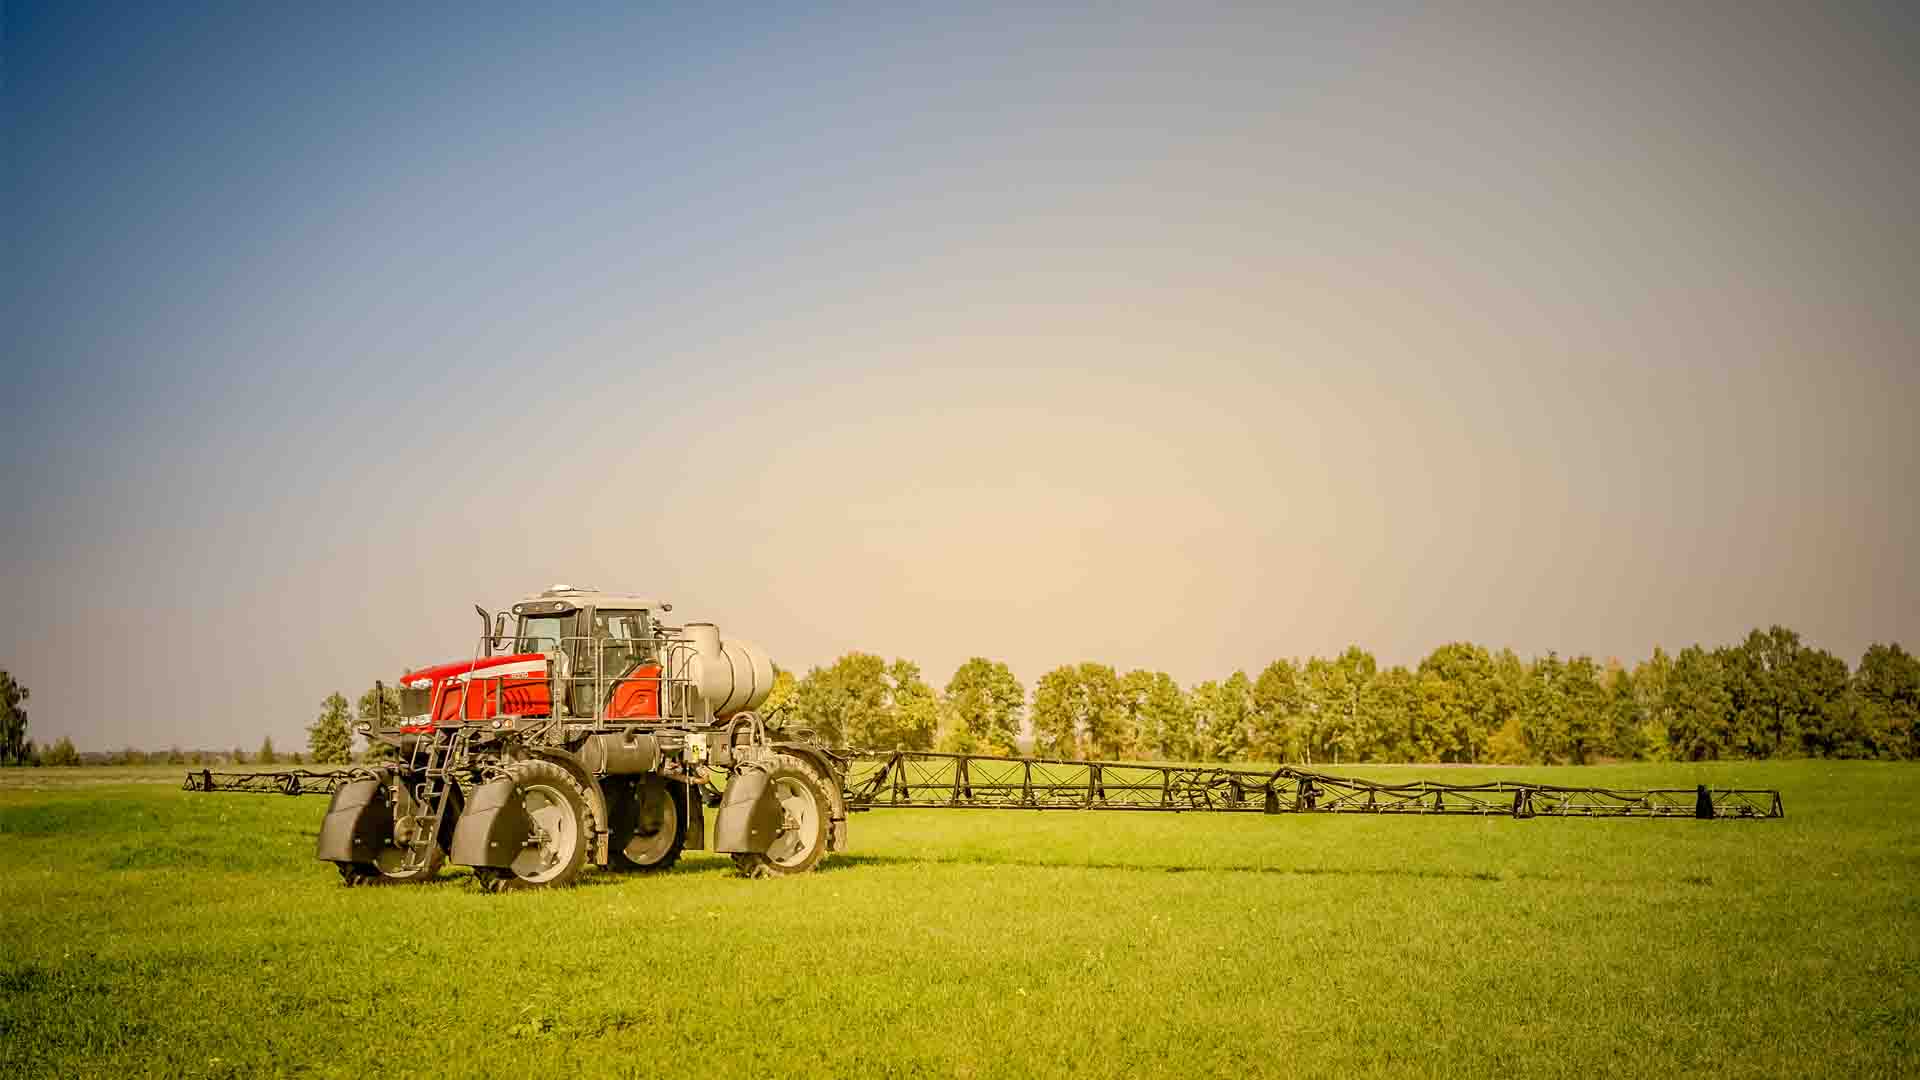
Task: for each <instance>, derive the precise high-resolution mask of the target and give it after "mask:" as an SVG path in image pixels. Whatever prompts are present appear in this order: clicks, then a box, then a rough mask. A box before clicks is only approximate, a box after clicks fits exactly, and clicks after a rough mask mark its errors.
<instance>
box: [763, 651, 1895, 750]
mask: <svg viewBox="0 0 1920 1080" xmlns="http://www.w3.org/2000/svg"><path fill="white" fill-rule="evenodd" d="M766 711H768V712H769V713H773V712H775V711H777V712H778V715H779V719H780V720H781V721H782V722H784V723H785V724H787V725H790V726H794V727H800V728H807V729H811V730H812V731H814V732H815V733H817V734H818V735H820V736H821V737H823V738H825V739H826V740H827V741H829V742H832V743H835V744H839V745H847V746H856V747H862V748H867V749H893V748H900V749H939V750H947V751H955V752H978V753H1001V754H1019V753H1024V752H1032V753H1034V754H1036V755H1040V756H1048V757H1070V758H1071V757H1084V758H1096V759H1105V760H1126V759H1136V760H1160V761H1281V762H1297V763H1328V762H1332V763H1338V762H1442V763H1498V764H1583V763H1586V762H1592V761H1598V760H1654V761H1666V760H1676V761H1706V760H1719V759H1737V758H1770V757H1849V758H1901V759H1911V758H1915V757H1920V660H1916V658H1915V657H1914V656H1913V655H1912V654H1910V653H1908V652H1907V651H1906V650H1905V649H1904V648H1902V647H1901V646H1900V645H1898V644H1890V645H1881V644H1875V645H1873V646H1871V647H1870V648H1868V649H1867V651H1866V653H1865V654H1864V655H1863V656H1862V657H1861V659H1860V662H1859V663H1858V664H1857V665H1856V666H1855V667H1853V668H1852V669H1849V668H1848V666H1847V664H1846V663H1845V661H1843V660H1841V659H1840V658H1839V657H1836V656H1834V655H1833V654H1832V653H1829V652H1827V651H1826V650H1824V649H1819V648H1816V647H1813V646H1810V645H1807V644H1806V643H1804V642H1802V641H1801V639H1800V635H1799V634H1798V633H1796V632H1795V631H1793V630H1790V629H1788V628H1786V627H1781V626H1775V627H1772V628H1770V629H1767V630H1754V631H1753V632H1752V633H1751V634H1749V635H1748V636H1747V638H1746V640H1744V641H1742V642H1740V643H1739V644H1735V645H1723V646H1720V647H1718V648H1713V649H1708V648H1706V647H1704V646H1700V645H1690V646H1688V647H1687V648H1685V649H1682V650H1680V652H1679V653H1677V654H1669V653H1667V652H1666V651H1665V650H1663V649H1655V650H1654V651H1653V655H1652V656H1650V657H1648V658H1647V659H1645V660H1642V661H1640V662H1638V663H1636V664H1634V665H1633V666H1632V667H1630V668H1629V667H1627V666H1625V665H1623V664H1621V663H1620V662H1618V661H1611V660H1610V661H1607V662H1605V663H1601V662H1598V661H1596V660H1594V659H1593V658H1592V657H1590V656H1573V657H1562V656H1560V655H1559V654H1557V653H1554V652H1548V653H1547V654H1546V655H1545V656H1540V657H1534V658H1531V659H1527V660H1522V659H1521V658H1520V657H1519V656H1518V655H1516V654H1515V653H1514V652H1513V650H1511V649H1502V650H1500V651H1498V652H1495V651H1492V650H1489V649H1487V648H1485V647H1483V646H1480V645H1475V644H1471V643H1466V642H1456V643H1452V644H1447V645H1442V646H1440V647H1439V648H1437V649H1435V650H1433V651H1432V652H1431V653H1429V654H1428V655H1427V656H1426V657H1425V658H1424V659H1422V660H1421V661H1420V662H1419V664H1417V665H1416V666H1414V667H1412V668H1408V667H1405V666H1401V665H1394V666H1392V667H1386V668H1382V667H1381V666H1380V665H1379V663H1378V662H1377V661H1376V660H1375V658H1374V656H1373V655H1372V654H1371V653H1369V652H1367V651H1366V650H1364V649H1361V648H1359V647H1357V646H1355V647H1352V648H1349V649H1347V650H1346V651H1345V652H1342V653H1341V654H1340V655H1338V656H1336V657H1332V658H1326V657H1310V658H1307V659H1304V660H1296V659H1281V660H1275V661H1274V662H1273V663H1271V664H1268V665H1267V666H1266V667H1265V668H1264V669H1262V670H1261V671H1260V672H1259V673H1258V674H1257V675H1254V676H1251V677H1250V676H1248V674H1247V673H1246V672H1245V671H1235V672H1233V673H1232V674H1231V675H1228V676H1227V677H1225V678H1223V679H1210V680H1207V681H1204V682H1201V683H1199V684H1197V685H1194V686H1191V687H1182V686H1180V685H1179V684H1178V683H1177V682H1175V681H1174V679H1173V678H1172V677H1171V676H1169V675H1168V674H1166V673H1165V672H1159V671H1147V670H1136V671H1129V672H1125V673H1121V672H1118V671H1116V670H1115V669H1114V668H1112V667H1110V666H1108V665H1106V664H1100V663H1092V662H1088V663H1080V664H1069V665H1063V666H1061V667H1057V668H1054V669H1053V670H1052V671H1049V672H1047V673H1046V674H1045V675H1042V676H1041V677H1040V680H1039V681H1038V682H1037V683H1036V684H1035V685H1034V687H1033V690H1032V693H1031V694H1028V692H1027V690H1026V688H1025V687H1023V686H1022V685H1021V683H1020V681H1019V680H1018V679H1017V678H1015V677H1014V675H1013V673H1012V672H1011V671H1010V670H1009V669H1008V667H1007V666H1006V665H1005V664H1004V663H1000V662H998V661H994V660H989V659H986V658H982V657H975V658H973V659H970V660H968V661H967V662H966V663H965V664H962V665H961V666H960V668H959V670H957V671H955V672H954V675H953V678H952V679H950V680H949V681H948V683H947V685H946V687H945V689H944V691H940V690H936V689H934V688H933V687H932V686H931V685H929V684H928V683H927V681H926V680H925V679H924V678H923V677H922V676H921V674H920V669H919V666H918V665H916V664H914V663H913V662H912V661H909V660H902V659H896V660H893V661H891V662H889V661H886V660H884V659H882V658H881V657H878V656H875V655H872V654H870V653H861V652H855V653H849V654H847V655H845V656H842V657H841V658H840V659H838V660H837V661H835V662H834V663H833V664H831V665H829V666H826V667H815V668H813V669H811V670H809V671H808V672H807V673H806V675H805V676H803V677H800V678H798V679H796V678H794V677H793V676H791V675H790V674H788V673H785V672H782V673H780V676H779V678H778V679H777V680H776V688H775V692H774V696H773V697H772V698H770V699H769V701H768V704H767V710H766Z"/></svg>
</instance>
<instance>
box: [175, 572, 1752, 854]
mask: <svg viewBox="0 0 1920 1080" xmlns="http://www.w3.org/2000/svg"><path fill="white" fill-rule="evenodd" d="M477 610H478V611H479V614H480V618H481V622H482V630H481V636H480V642H479V646H478V648H477V649H476V650H475V653H474V655H473V656H472V657H471V658H469V659H467V660H460V661H455V662H452V663H446V664H439V665H436V666H433V667H426V668H421V669H418V670H414V671H409V672H406V673H404V674H403V675H402V676H401V677H400V683H399V688H398V689H399V699H400V706H399V708H398V709H397V710H396V711H395V712H394V713H393V714H392V715H388V714H387V712H386V705H385V700H386V693H385V688H384V687H382V686H379V685H376V687H375V689H376V692H375V693H374V694H373V699H374V701H375V702H377V703H380V704H377V705H376V710H375V716H374V717H372V718H371V719H364V720H362V721H360V725H359V726H360V731H361V733H362V734H363V735H365V736H366V737H367V739H368V740H369V741H371V742H377V743H382V744H385V745H386V746H389V747H391V748H393V749H394V751H395V752H396V756H395V757H394V758H393V759H392V760H389V761H385V762H381V763H378V764H373V765H368V766H363V767H359V768H354V769H347V770H342V771H338V772H313V771H305V770H292V771H284V772H238V773H234V772H222V773H216V772H213V771H211V770H198V771H195V772H190V773H188V774H187V780H186V784H185V787H186V788H187V789H188V790H191V791H252V792H279V793H285V794H292V795H300V794H325V795H330V796H331V797H332V801H331V802H330V803H329V804H328V807H327V813H326V817H325V818H324V819H323V820H322V822H321V826H320V836H319V841H318V844H317V848H316V855H317V857H318V858H319V859H321V860H323V861H326V862H330V863H333V864H334V865H335V866H337V867H338V868H339V871H340V875H341V878H342V880H343V881H345V882H346V883H347V884H349V885H356V884H361V883H368V882H408V881H425V880H427V879H429V878H431V877H433V876H434V874H436V873H437V872H438V871H439V870H440V868H441V866H442V865H443V864H444V863H445V862H447V861H449V860H451V861H452V862H455V863H458V864H461V865H465V866H470V867H472V868H473V871H474V874H475V875H476V877H477V878H478V879H479V880H480V882H481V884H482V885H483V887H485V888H487V889H489V890H493V891H498V890H505V889H517V888H529V887H541V886H560V885H566V884H568V883H570V882H572V881H573V880H574V879H575V878H576V877H577V876H578V875H579V874H580V873H581V871H582V870H583V869H584V868H585V867H586V866H587V865H588V864H590V863H591V864H593V865H596V866H600V867H603V868H605V869H609V870H627V871H657V870H662V869H665V868H667V867H670V866H672V865H673V864H674V862H675V861H677V860H678V859H679V857H680V853H681V852H682V851H684V850H686V849H687V848H689V847H691V848H693V849H695V850H702V849H706V848H708V847H709V846H710V847H711V849H712V850H714V851H716V852H724V853H726V854H729V855H731V856H732V857H733V861H734V864H735V865H736V866H737V867H738V868H739V870H740V871H741V872H742V873H743V874H745V875H747V876H749V877H771V876H782V875H788V874H800V873H805V872H807V871H809V870H812V869H813V868H814V867H815V866H816V865H818V864H819V862H820V860H821V859H822V858H824V857H825V856H826V855H827V853H829V852H832V851H840V850H843V849H844V848H845V847H846V846H847V819H848V817H849V815H850V814H851V813H853V812H857V811H864V810H877V809H883V808H894V807H916V808H923V809H934V808H952V809H996V808H997V809H1026V810H1133V811H1163V812H1194V811H1201V812H1226V813H1264V814H1289V813H1360V814H1389V815H1413V814H1417V815H1427V814H1476V815H1501V816H1510V817H1516V818H1532V817H1541V818H1555V817H1558V818H1568V817H1629V818H1678V817H1690V818H1777V817H1780V816H1782V813H1783V811H1782V808H1781V803H1780V795H1779V793H1778V792H1776V791H1766V790H1755V789H1740V788H1725V789H1712V788H1707V787H1696V788H1670V789H1642V790H1611V789H1606V788H1589V787H1560V786H1554V785H1546V784H1529V783H1519V782H1513V781H1489V782H1485V783H1477V784H1443V783H1436V782H1433V781H1426V780H1420V781H1412V782H1409V783H1403V784H1382V783H1376V782H1372V781H1368V780H1361V779H1356V778H1352V777H1342V776H1333V775H1328V774H1325V773H1319V772H1313V771H1309V770H1304V769H1297V768H1292V767H1286V766H1283V767H1281V768H1277V769H1251V768H1233V767H1227V766H1218V767H1216V766H1206V765H1160V764H1140V763H1134V762H1105V761H1063V760H1055V759H1047V758H1024V757H998V756H992V755H984V754H942V753H932V752H923V751H907V750H895V751H888V752H878V753H876V752H864V751H848V750H842V749H836V748H834V747H831V746H829V745H827V744H826V743H825V742H823V741H821V740H820V739H819V738H818V737H816V736H815V735H814V734H813V733H812V732H808V731H805V730H793V729H787V728H783V727H781V726H779V725H778V724H769V723H768V722H767V720H766V719H764V718H762V717H761V716H760V715H758V714H757V713H756V712H755V711H754V710H756V709H758V708H759V707H760V706H761V705H762V704H763V703H764V702H765V701H766V699H767V695H768V693H769V692H770V691H771V690H772V687H773V664H772V661H771V660H770V659H769V658H768V657H767V655H766V654H765V653H764V652H762V651H761V650H760V649H759V648H757V647H756V646H754V645H752V644H751V643H748V642H745V641H741V640H738V639H733V638H723V637H722V635H721V633H720V631H719V629H718V628H717V627H715V626H714V625H712V624H711V623H699V622H693V623H687V624H684V625H681V626H672V625H668V624H667V623H666V622H665V621H664V617H665V616H666V615H667V614H669V613H670V612H671V611H672V610H673V609H672V605H670V604H664V603H656V602H654V601H651V600H647V599H643V598H640V597H636V596H629V595H622V594H615V593H604V592H599V591H595V590H591V589H576V588H572V587H569V586H555V587H553V588H551V589H548V590H546V591H544V592H541V593H539V594H537V595H534V596H529V597H527V598H526V599H524V600H522V601H520V602H519V603H517V604H514V605H513V606H512V608H511V609H509V610H505V611H502V612H500V613H499V614H498V615H497V616H496V615H492V614H490V613H488V612H487V611H486V610H485V609H484V608H479V609H477ZM710 809H711V810H714V811H715V814H714V816H713V828H712V833H711V836H709V834H708V829H707V811H708V810H710Z"/></svg>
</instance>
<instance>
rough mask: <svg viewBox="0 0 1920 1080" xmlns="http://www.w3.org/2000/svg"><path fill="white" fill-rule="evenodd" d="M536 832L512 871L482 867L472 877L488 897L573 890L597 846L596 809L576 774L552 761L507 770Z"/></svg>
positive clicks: (523, 763) (522, 763) (516, 764)
mask: <svg viewBox="0 0 1920 1080" xmlns="http://www.w3.org/2000/svg"><path fill="white" fill-rule="evenodd" d="M506 771H507V775H509V776H511V777H513V785H514V788H515V790H516V791H518V792H519V794H520V799H521V801H522V802H523V803H524V804H525V806H526V810H527V816H528V817H529V818H532V819H533V828H532V830H531V831H530V832H529V833H528V835H527V842H526V846H524V847H522V848H521V849H520V854H519V855H517V856H516V857H515V858H514V860H513V864H512V865H511V866H504V867H498V866H479V867H475V868H474V871H473V873H474V876H475V877H476V878H478V879H479V881H480V887H481V888H483V889H485V890H487V891H488V892H507V891H509V890H513V889H559V888H565V887H566V886H568V885H571V884H573V881H574V879H575V878H577V877H579V876H580V871H581V870H582V869H583V868H585V866H586V865H587V849H588V848H590V847H592V846H593V804H592V803H590V802H589V801H588V800H587V793H586V791H585V790H584V789H583V788H581V786H580V783H579V781H577V780H575V779H574V778H573V774H572V773H570V772H568V771H567V770H565V769H563V768H561V767H560V766H558V765H555V764H554V763H553V762H551V761H537V760H536V761H516V762H514V763H513V764H511V765H508V766H507V768H506Z"/></svg>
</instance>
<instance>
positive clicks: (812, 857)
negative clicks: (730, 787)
mask: <svg viewBox="0 0 1920 1080" xmlns="http://www.w3.org/2000/svg"><path fill="white" fill-rule="evenodd" d="M764 768H766V770H767V789H768V790H769V791H771V792H773V797H774V799H775V800H777V801H778V802H779V804H780V816H781V822H780V827H779V830H778V831H777V832H776V833H775V834H774V837H773V843H772V844H770V845H769V846H768V847H767V850H766V853H765V854H760V853H757V852H738V853H736V854H735V855H734V856H733V865H734V866H735V867H736V868H738V869H739V871H740V873H741V874H742V875H743V876H745V877H750V878H769V877H792V876H793V875H796V874H804V873H807V872H808V871H810V870H812V869H813V868H814V867H815V866H818V865H819V864H820V860H821V859H823V858H826V855H827V822H828V820H829V818H830V816H831V814H832V810H833V800H832V799H831V798H830V797H829V796H828V795H827V788H826V784H825V782H824V781H822V780H821V778H820V775H819V774H818V773H816V772H815V771H814V769H813V766H811V765H809V764H807V763H806V762H805V761H802V760H801V759H799V758H797V757H793V756H791V755H788V754H775V755H774V756H773V759H772V761H770V762H769V763H768V764H767V765H766V766H764Z"/></svg>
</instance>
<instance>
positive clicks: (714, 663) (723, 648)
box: [680, 623, 773, 719]
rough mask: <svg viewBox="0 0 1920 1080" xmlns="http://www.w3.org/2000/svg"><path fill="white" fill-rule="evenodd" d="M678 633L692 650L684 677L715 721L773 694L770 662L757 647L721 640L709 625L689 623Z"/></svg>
mask: <svg viewBox="0 0 1920 1080" xmlns="http://www.w3.org/2000/svg"><path fill="white" fill-rule="evenodd" d="M680 632H681V633H682V634H684V635H685V636H686V639H687V643H688V644H689V645H690V646H691V647H692V649H693V659H692V661H691V663H690V664H689V665H688V670H687V676H688V678H689V680H690V681H691V682H692V683H693V685H694V686H696V687H698V688H699V691H700V696H701V697H702V698H704V699H706V702H707V707H708V708H710V709H712V710H713V715H714V718H715V719H725V718H726V717H729V716H732V715H733V714H735V713H740V712H745V711H747V710H748V709H754V708H758V707H759V706H760V703H761V702H763V701H765V700H767V695H768V694H771V693H773V660H772V658H770V657H769V656H768V655H767V654H766V651H765V650H764V649H761V648H760V647H759V646H758V645H755V644H753V643H752V642H749V641H742V640H741V639H739V638H732V639H729V640H727V641H721V640H720V628H719V627H717V626H715V625H713V624H712V623H688V624H687V625H686V626H684V627H682V628H681V631H680Z"/></svg>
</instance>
